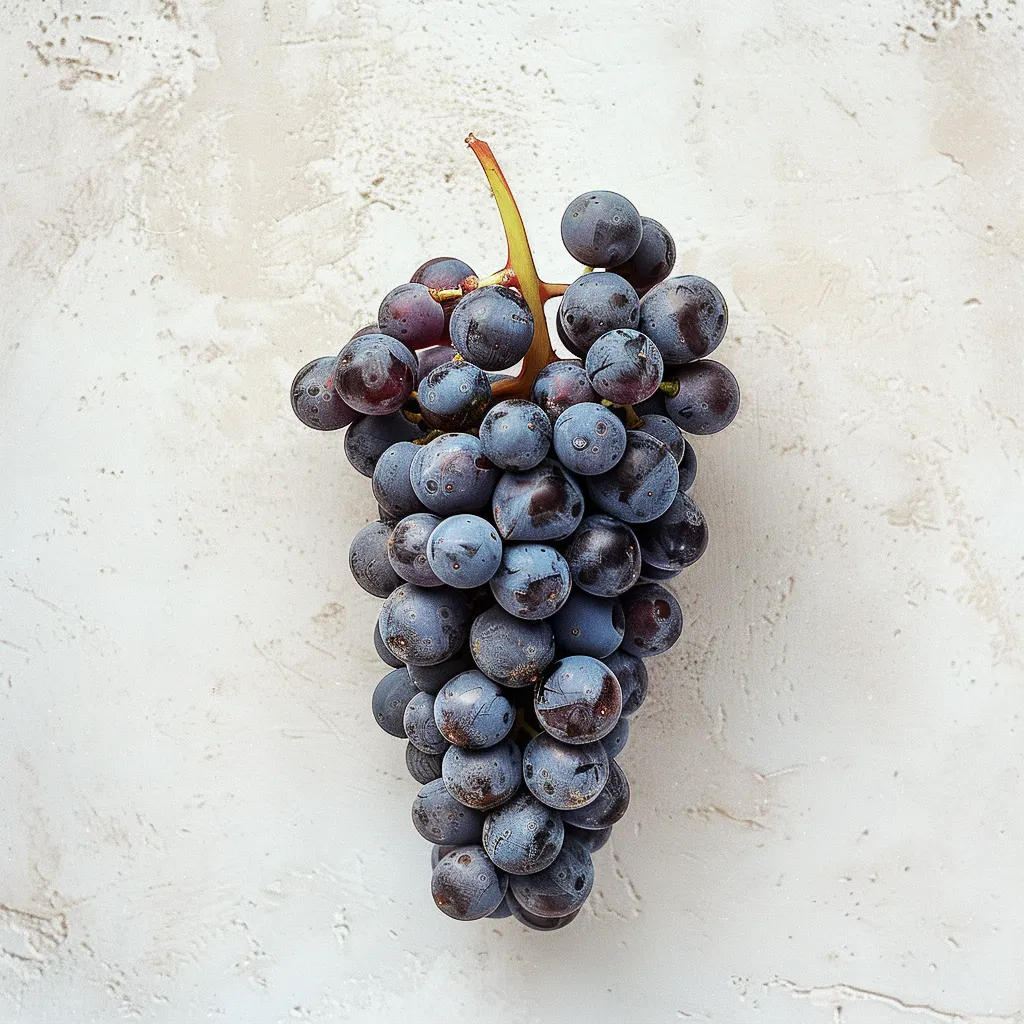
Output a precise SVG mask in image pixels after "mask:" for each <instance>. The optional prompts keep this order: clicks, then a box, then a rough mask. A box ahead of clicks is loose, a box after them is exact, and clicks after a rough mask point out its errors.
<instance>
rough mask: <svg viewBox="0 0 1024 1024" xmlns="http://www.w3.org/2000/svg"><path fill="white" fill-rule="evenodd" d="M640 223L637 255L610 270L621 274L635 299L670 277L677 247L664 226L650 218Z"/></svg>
mask: <svg viewBox="0 0 1024 1024" xmlns="http://www.w3.org/2000/svg"><path fill="white" fill-rule="evenodd" d="M640 222H641V224H642V225H643V234H642V235H641V236H640V245H639V246H637V250H636V252H635V253H633V255H632V256H630V258H629V259H628V260H626V262H625V263H622V264H620V265H619V266H617V267H612V270H613V271H614V272H615V273H616V274H621V275H622V276H623V277H624V278H625V279H626V280H627V281H628V282H629V283H630V284H631V285H632V286H633V287H634V288H635V289H636V290H637V294H638V295H645V294H646V293H647V292H649V291H650V290H651V289H652V288H653V287H654V286H655V285H656V284H660V283H661V282H662V281H664V280H665V278H666V277H668V275H669V274H671V273H672V268H673V267H674V266H675V263H676V243H675V240H674V239H673V238H672V236H671V235H670V234H669V233H668V230H667V229H666V228H665V226H664V225H663V224H661V223H659V222H658V221H656V220H655V219H654V218H653V217H641V218H640Z"/></svg>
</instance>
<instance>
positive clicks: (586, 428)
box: [554, 402, 626, 476]
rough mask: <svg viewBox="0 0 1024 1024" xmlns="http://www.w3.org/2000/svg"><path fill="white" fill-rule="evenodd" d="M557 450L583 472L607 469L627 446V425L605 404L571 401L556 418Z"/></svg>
mask: <svg viewBox="0 0 1024 1024" xmlns="http://www.w3.org/2000/svg"><path fill="white" fill-rule="evenodd" d="M554 446H555V454H556V455H557V456H558V458H559V459H560V460H561V461H562V464H563V465H564V466H565V467H566V468H567V469H569V470H571V471H572V472H573V473H579V474H580V476H596V475H597V474H598V473H607V472H608V470H610V469H611V468H612V467H613V466H615V464H616V463H617V462H618V461H619V459H621V458H622V455H623V452H625V450H626V428H625V427H624V426H623V425H622V421H621V420H620V419H619V418H618V417H617V416H615V415H614V414H613V413H612V412H611V411H609V410H608V409H606V408H605V407H604V406H603V405H598V404H597V403H596V402H580V403H579V404H578V405H571V406H570V407H569V408H568V409H566V410H565V412H563V413H562V415H561V416H559V417H558V419H557V420H556V421H555V432H554Z"/></svg>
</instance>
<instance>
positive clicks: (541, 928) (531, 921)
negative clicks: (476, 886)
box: [505, 889, 580, 932]
mask: <svg viewBox="0 0 1024 1024" xmlns="http://www.w3.org/2000/svg"><path fill="white" fill-rule="evenodd" d="M505 903H506V904H507V905H508V908H509V911H510V912H511V914H512V916H513V917H514V918H515V919H516V920H517V921H518V922H519V923H520V924H521V925H523V926H525V927H526V928H529V929H531V930H532V931H535V932H556V931H558V929H559V928H564V927H565V926H566V925H568V924H572V922H573V921H575V920H576V918H577V917H579V913H580V911H579V908H577V909H576V910H574V911H573V912H572V913H571V914H563V915H562V916H561V917H540V916H539V915H537V914H531V913H530V911H528V910H525V909H524V908H523V907H521V906H520V905H519V904H518V903H517V902H516V899H515V897H514V896H513V895H512V890H511V889H509V891H508V892H507V893H505Z"/></svg>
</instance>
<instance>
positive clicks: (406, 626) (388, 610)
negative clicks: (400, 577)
mask: <svg viewBox="0 0 1024 1024" xmlns="http://www.w3.org/2000/svg"><path fill="white" fill-rule="evenodd" d="M469 621H470V616H469V606H468V605H467V604H466V599H465V598H464V597H463V596H462V594H461V593H460V592H459V591H457V590H452V589H451V588H449V587H433V588H430V589H427V588H426V587H417V586H414V585H413V584H411V583H402V585H401V586H400V587H398V588H397V589H396V590H394V591H392V593H391V594H390V596H389V597H388V598H387V600H386V601H385V602H384V606H383V607H382V608H381V610H380V635H381V636H382V637H383V638H384V643H386V644H387V646H388V649H389V650H390V651H391V652H392V653H393V654H394V655H396V657H399V658H401V659H402V660H403V661H404V662H405V663H406V664H412V665H436V664H437V663H438V662H441V661H444V660H445V659H446V658H450V657H451V656H452V655H453V654H454V653H455V652H456V651H457V650H459V648H460V647H462V645H463V644H464V643H465V642H466V639H467V637H468V636H469Z"/></svg>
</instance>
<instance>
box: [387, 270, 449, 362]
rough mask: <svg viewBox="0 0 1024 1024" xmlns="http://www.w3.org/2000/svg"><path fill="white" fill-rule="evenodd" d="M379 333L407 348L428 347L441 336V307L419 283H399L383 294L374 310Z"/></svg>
mask: <svg viewBox="0 0 1024 1024" xmlns="http://www.w3.org/2000/svg"><path fill="white" fill-rule="evenodd" d="M377 323H379V324H380V330H381V334H387V335H389V336H390V337H392V338H396V339H397V340H398V341H400V342H401V343H402V344H403V345H405V346H406V347H407V348H410V349H418V348H429V347H430V346H431V345H437V344H439V343H440V342H441V341H442V339H443V338H444V310H443V309H442V308H441V303H439V302H438V301H437V300H436V299H435V298H434V297H433V296H432V295H431V294H430V290H429V289H428V288H427V287H426V286H425V285H422V284H417V283H409V284H400V285H398V287H397V288H392V289H391V291H389V292H388V293H387V295H385V296H384V301H383V302H381V304H380V310H379V311H378V313H377Z"/></svg>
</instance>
